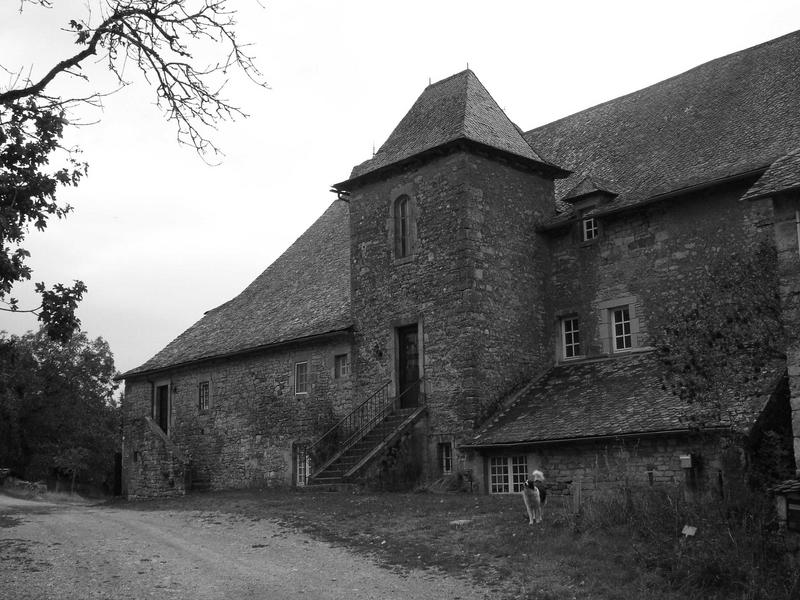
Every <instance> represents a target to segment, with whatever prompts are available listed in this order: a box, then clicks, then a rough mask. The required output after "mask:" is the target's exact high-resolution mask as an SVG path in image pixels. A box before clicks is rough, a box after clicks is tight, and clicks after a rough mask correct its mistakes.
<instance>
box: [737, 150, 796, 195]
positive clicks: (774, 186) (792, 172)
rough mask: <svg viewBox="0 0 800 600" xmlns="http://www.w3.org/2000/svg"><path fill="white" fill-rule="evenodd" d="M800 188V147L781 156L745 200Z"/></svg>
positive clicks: (749, 191)
mask: <svg viewBox="0 0 800 600" xmlns="http://www.w3.org/2000/svg"><path fill="white" fill-rule="evenodd" d="M797 188H800V148H798V149H797V150H795V151H794V152H790V153H789V154H787V155H785V156H782V157H780V158H779V159H778V160H776V161H775V162H774V163H772V165H770V167H769V169H767V171H766V172H765V173H764V174H763V175H762V176H761V177H759V179H758V181H756V182H755V183H754V184H753V185H752V186H751V187H750V189H749V190H747V193H746V194H745V195H744V196H742V199H743V200H756V199H757V198H763V197H764V196H771V195H772V194H774V193H776V192H784V191H788V190H794V189H797Z"/></svg>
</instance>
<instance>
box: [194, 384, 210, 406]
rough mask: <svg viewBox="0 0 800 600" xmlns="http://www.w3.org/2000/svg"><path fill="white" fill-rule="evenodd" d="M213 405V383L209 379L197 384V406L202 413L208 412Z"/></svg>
mask: <svg viewBox="0 0 800 600" xmlns="http://www.w3.org/2000/svg"><path fill="white" fill-rule="evenodd" d="M210 406H211V385H210V384H209V382H208V381H201V382H200V383H199V384H197V407H198V409H200V412H201V413H204V412H207V411H208V409H209V407H210Z"/></svg>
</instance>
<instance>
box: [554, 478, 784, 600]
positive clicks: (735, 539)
mask: <svg viewBox="0 0 800 600" xmlns="http://www.w3.org/2000/svg"><path fill="white" fill-rule="evenodd" d="M569 521H571V522H570V526H571V527H572V528H573V529H574V530H575V531H576V532H584V533H586V532H591V533H593V534H594V533H602V534H603V535H608V534H609V533H612V534H613V533H619V532H621V531H624V533H625V535H626V536H627V537H628V538H629V539H630V541H631V548H632V549H633V552H634V553H635V556H636V560H637V562H639V563H640V565H641V566H642V567H643V568H645V569H647V570H650V571H653V572H655V573H657V574H658V575H659V576H660V577H662V578H664V579H665V580H666V582H667V583H668V585H669V587H670V588H672V589H673V590H675V591H677V592H680V593H681V594H682V597H683V596H684V595H685V597H693V598H694V597H698V598H700V597H702V598H709V599H711V598H720V599H722V598H725V599H729V598H764V599H766V598H782V597H787V593H788V590H789V588H790V587H791V584H792V581H793V577H792V570H791V569H790V568H788V565H787V564H786V563H785V561H784V556H783V555H784V553H785V550H786V547H785V544H784V542H783V540H782V538H781V537H780V536H779V535H777V520H776V516H775V509H774V504H773V502H771V501H770V499H769V498H766V497H764V496H761V495H757V494H743V495H741V496H737V497H736V498H734V499H730V498H726V499H722V500H718V501H716V502H688V501H687V500H686V499H685V497H684V495H683V494H682V492H681V490H680V489H679V488H677V487H676V488H672V489H670V488H647V489H644V488H642V489H630V488H628V489H623V490H621V493H620V494H618V495H613V496H606V497H601V498H597V499H593V500H590V501H589V502H587V503H586V504H585V505H584V506H582V508H581V511H580V513H579V514H578V515H576V516H572V517H571V518H570V519H569ZM685 525H691V526H693V527H696V528H697V533H696V535H694V536H691V537H685V536H683V535H682V530H683V527H684V526H685Z"/></svg>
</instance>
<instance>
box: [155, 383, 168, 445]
mask: <svg viewBox="0 0 800 600" xmlns="http://www.w3.org/2000/svg"><path fill="white" fill-rule="evenodd" d="M155 409H156V410H155V413H156V414H155V415H154V416H155V420H156V423H157V424H158V426H159V427H161V431H163V432H164V433H169V385H159V386H158V387H156V406H155Z"/></svg>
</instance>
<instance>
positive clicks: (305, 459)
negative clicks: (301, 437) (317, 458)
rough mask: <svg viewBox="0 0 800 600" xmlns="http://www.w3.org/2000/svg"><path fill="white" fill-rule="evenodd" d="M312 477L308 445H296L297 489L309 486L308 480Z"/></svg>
mask: <svg viewBox="0 0 800 600" xmlns="http://www.w3.org/2000/svg"><path fill="white" fill-rule="evenodd" d="M310 475H311V455H310V454H309V453H308V445H307V444H301V443H295V444H294V483H295V485H296V486H297V487H305V486H306V485H308V478H309V476H310Z"/></svg>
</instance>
